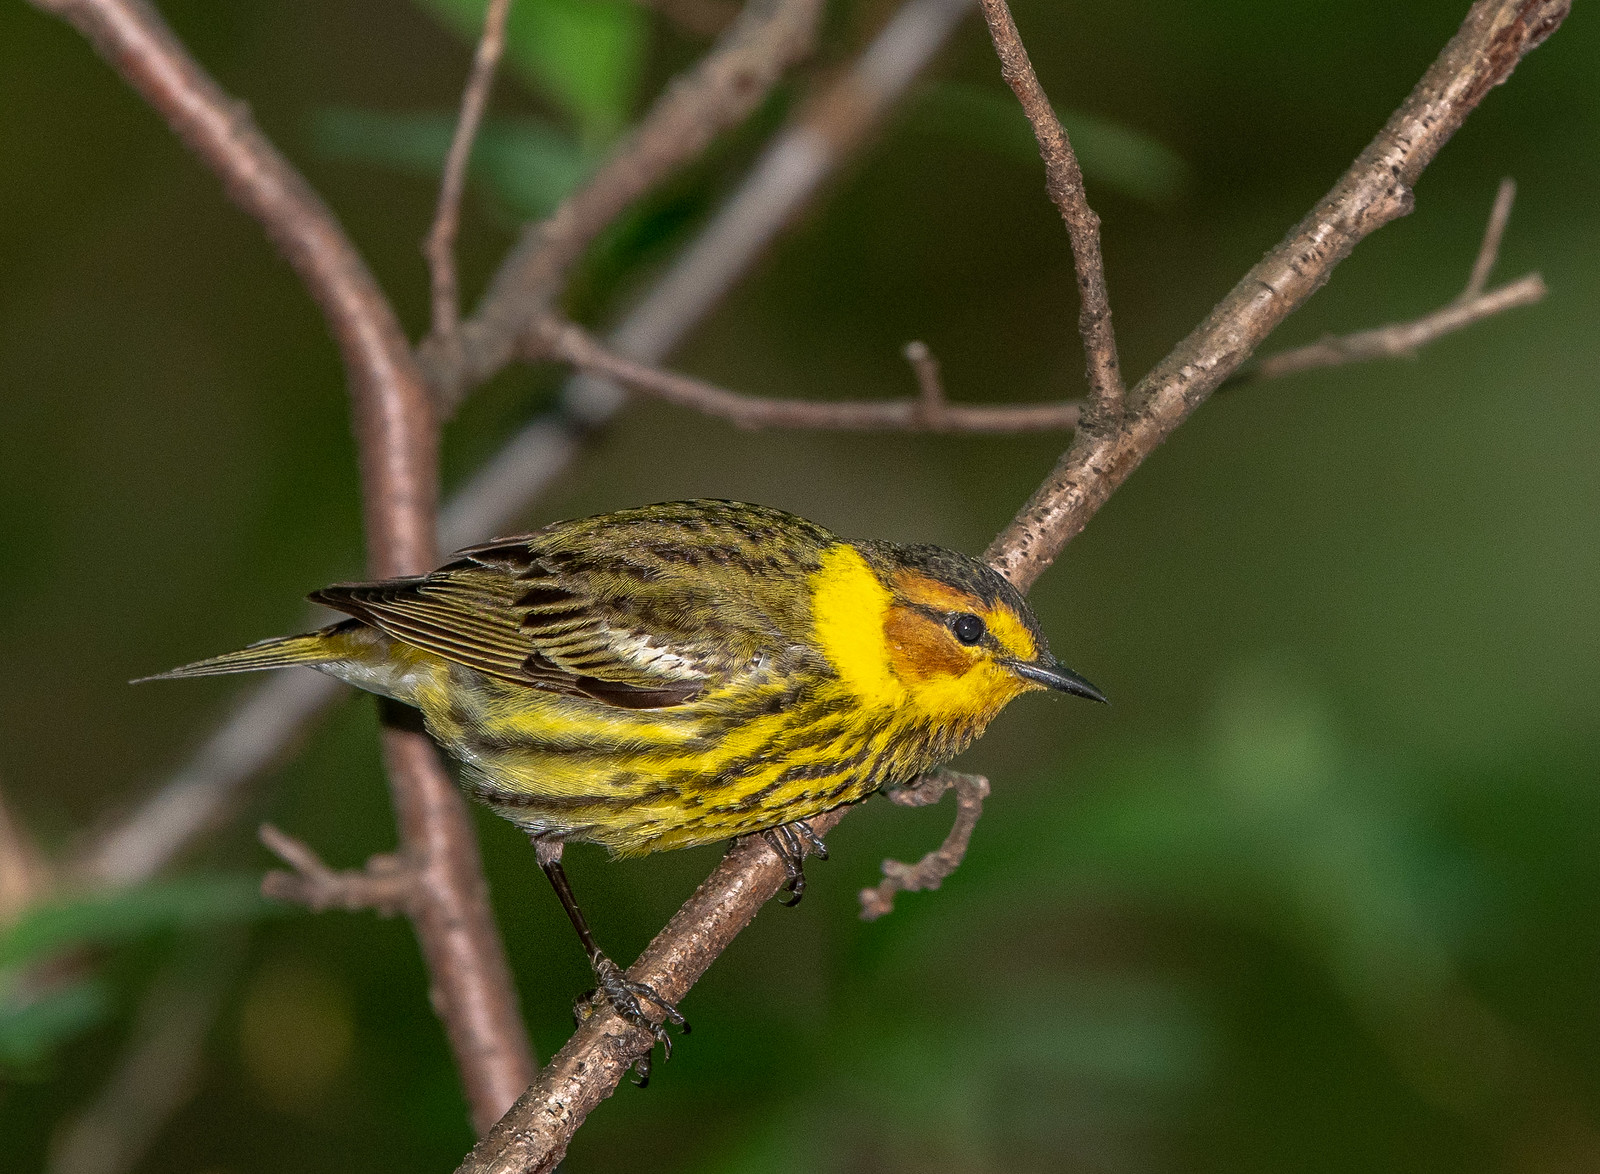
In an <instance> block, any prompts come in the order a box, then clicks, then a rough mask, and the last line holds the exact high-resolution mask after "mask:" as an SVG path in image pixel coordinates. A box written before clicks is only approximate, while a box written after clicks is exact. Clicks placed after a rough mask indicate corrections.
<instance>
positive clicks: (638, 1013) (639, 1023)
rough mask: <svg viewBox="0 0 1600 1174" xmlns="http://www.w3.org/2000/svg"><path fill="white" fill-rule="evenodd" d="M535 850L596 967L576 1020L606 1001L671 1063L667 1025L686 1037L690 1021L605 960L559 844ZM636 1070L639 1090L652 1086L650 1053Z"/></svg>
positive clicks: (540, 844)
mask: <svg viewBox="0 0 1600 1174" xmlns="http://www.w3.org/2000/svg"><path fill="white" fill-rule="evenodd" d="M533 849H534V854H535V855H536V856H537V857H538V859H539V867H540V868H542V869H544V874H545V876H547V877H549V878H550V886H551V888H553V889H555V891H556V896H557V897H558V898H559V899H560V901H561V907H562V908H563V909H565V910H566V911H567V919H568V920H569V921H571V922H572V928H573V929H575V930H577V931H578V940H579V941H580V942H582V943H583V951H584V953H585V954H587V955H588V956H589V965H591V966H592V967H594V977H595V982H596V983H597V984H598V985H597V987H596V989H595V990H592V991H590V992H589V993H588V994H586V995H583V996H580V997H579V999H578V1001H577V1003H576V1004H575V1005H574V1007H573V1017H574V1018H575V1019H576V1020H577V1021H578V1022H579V1023H582V1022H583V1021H584V1020H585V1019H587V1018H588V1017H589V1016H590V1015H592V1014H594V1011H595V1008H596V1006H597V1005H598V1004H599V1003H600V1002H601V1001H602V1000H603V1001H604V1002H605V1003H606V1004H607V1005H609V1006H610V1008H611V1009H612V1010H613V1011H615V1012H616V1013H617V1014H618V1015H620V1016H621V1017H622V1018H623V1019H624V1020H626V1021H627V1022H628V1023H630V1024H632V1025H633V1026H634V1027H642V1028H643V1029H644V1030H645V1031H648V1032H649V1033H650V1034H651V1035H652V1036H654V1037H655V1040H656V1042H657V1043H658V1044H660V1045H661V1056H662V1059H666V1060H670V1059H671V1058H672V1037H671V1036H669V1035H668V1034H667V1024H668V1023H675V1024H677V1025H678V1026H679V1027H680V1028H681V1029H682V1030H683V1033H684V1034H685V1035H687V1034H688V1033H689V1023H688V1021H687V1020H686V1019H684V1017H683V1015H682V1014H681V1013H680V1012H679V1011H678V1009H677V1008H676V1007H674V1006H673V1005H672V1004H671V1003H669V1002H667V1000H665V999H663V998H662V997H661V996H660V995H659V994H657V993H656V990H655V988H654V987H652V986H650V985H649V984H648V983H643V982H634V981H633V980H632V979H630V978H629V977H628V976H627V975H626V974H625V973H623V970H622V967H620V966H618V965H617V964H616V963H615V962H613V961H612V960H611V959H610V958H608V957H606V955H605V952H604V951H602V950H601V949H600V947H599V945H598V944H597V943H596V942H595V940H594V934H593V933H592V932H590V930H589V923H588V921H587V920H586V919H585V918H584V916H583V910H581V909H579V908H578V899H577V898H576V897H574V896H573V895H572V882H570V881H569V880H567V870H566V869H564V868H562V867H561V849H562V844H561V843H560V841H558V840H542V839H535V840H534V841H533ZM641 999H643V1000H645V1001H646V1002H650V1003H654V1004H655V1005H656V1006H657V1007H660V1008H661V1015H662V1020H661V1022H660V1023H654V1022H652V1021H651V1020H650V1018H649V1016H647V1015H646V1014H645V1013H644V1008H643V1007H642V1006H641V1005H640V1000H641ZM634 1067H635V1069H636V1070H637V1071H638V1073H639V1081H638V1084H639V1087H640V1088H644V1087H645V1086H646V1085H647V1084H649V1083H650V1056H649V1053H646V1054H645V1055H644V1056H643V1057H641V1058H640V1059H639V1060H638V1061H637V1063H636V1064H635V1065H634Z"/></svg>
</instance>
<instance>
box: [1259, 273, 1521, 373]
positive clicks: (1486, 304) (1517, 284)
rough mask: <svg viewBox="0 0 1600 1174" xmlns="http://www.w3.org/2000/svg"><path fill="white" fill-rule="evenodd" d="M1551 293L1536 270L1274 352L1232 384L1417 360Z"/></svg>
mask: <svg viewBox="0 0 1600 1174" xmlns="http://www.w3.org/2000/svg"><path fill="white" fill-rule="evenodd" d="M1547 292H1548V290H1547V289H1546V288H1545V284H1544V279H1543V278H1542V277H1540V276H1539V275H1538V274H1537V273H1530V274H1528V275H1527V276H1526V277H1520V278H1518V279H1517V280H1516V281H1513V282H1512V283H1511V284H1509V285H1502V286H1501V287H1500V288H1498V289H1494V290H1490V291H1489V292H1488V293H1483V294H1478V295H1477V296H1475V297H1472V298H1469V299H1467V300H1466V301H1452V302H1447V303H1446V304H1445V305H1443V306H1440V307H1439V308H1438V309H1437V310H1435V311H1433V313H1431V314H1424V315H1423V316H1422V317H1421V318H1417V319H1415V320H1413V321H1411V322H1395V323H1392V324H1390V325H1388V326H1379V327H1377V328H1375V329H1373V330H1361V331H1357V332H1356V333H1354V334H1342V335H1336V336H1333V337H1329V338H1324V339H1322V340H1320V341H1318V342H1314V343H1311V344H1310V345H1309V346H1303V347H1296V348H1294V349H1293V350H1290V351H1282V352H1280V353H1279V354H1276V355H1269V356H1268V357H1267V358H1265V359H1262V360H1261V361H1260V363H1259V364H1256V365H1255V366H1252V367H1246V368H1243V369H1242V370H1241V371H1240V372H1239V377H1238V378H1237V379H1233V380H1230V381H1229V385H1230V386H1233V385H1237V384H1242V383H1253V382H1255V381H1256V380H1260V379H1277V378H1279V377H1281V376H1284V375H1294V374H1297V373H1299V372H1301V371H1310V370H1314V369H1316V368H1318V367H1342V366H1345V365H1347V364H1349V363H1362V362H1367V361H1369V360H1372V359H1412V358H1415V357H1416V354H1417V351H1418V350H1420V349H1421V348H1422V347H1424V346H1426V345H1427V344H1428V343H1430V342H1433V341H1434V340H1435V339H1438V338H1443V337H1444V336H1445V335H1447V334H1454V333H1455V332H1456V331H1458V330H1463V329H1465V328H1466V327H1468V326H1471V325H1473V324H1474V323H1477V322H1482V321H1483V320H1484V319H1485V318H1493V317H1495V316H1496V315H1497V314H1503V313H1505V312H1506V311H1507V310H1514V309H1516V308H1518V307H1519V306H1531V305H1534V304H1535V303H1537V302H1540V301H1543V300H1544V296H1545V294H1546V293H1547Z"/></svg>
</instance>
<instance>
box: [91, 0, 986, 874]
mask: <svg viewBox="0 0 1600 1174" xmlns="http://www.w3.org/2000/svg"><path fill="white" fill-rule="evenodd" d="M973 2H974V0H907V3H906V4H904V5H903V6H902V7H901V8H900V9H898V10H897V11H896V13H895V15H894V16H893V17H892V18H891V19H890V21H889V22H888V23H887V24H886V25H885V26H884V28H883V29H882V30H881V31H880V32H879V34H878V35H877V36H876V37H875V38H874V39H873V40H872V42H871V44H869V45H868V47H867V48H866V50H865V51H863V52H862V53H861V55H860V56H859V57H858V58H857V59H856V60H855V62H854V63H853V64H852V65H851V67H850V69H849V70H847V71H846V72H845V73H843V74H842V75H840V76H839V77H838V78H837V79H836V80H835V81H834V82H833V83H832V84H831V85H830V86H829V88H828V89H827V90H826V91H825V92H824V93H823V95H822V96H821V97H820V98H819V99H818V100H817V101H815V102H813V103H810V104H808V105H807V107H806V108H805V109H804V110H803V111H802V112H801V114H800V115H799V116H798V117H796V118H795V119H794V120H793V121H792V122H791V123H790V125H789V126H788V127H787V128H786V129H784V130H783V131H781V132H780V133H779V134H778V135H777V136H776V137H775V138H774V139H773V140H772V142H771V144H770V145H769V146H768V147H767V148H766V149H765V150H764V151H763V152H762V154H761V156H760V159H759V160H758V162H757V163H756V165H755V166H754V167H753V168H752V169H751V173H750V175H749V176H748V177H747V178H746V180H745V181H744V182H743V183H742V184H741V185H740V186H739V187H738V188H737V189H736V190H735V191H734V193H733V195H732V196H730V197H729V199H728V200H727V201H726V203H725V204H724V205H723V207H722V209H721V210H720V211H719V212H718V213H717V214H716V215H715V216H713V217H712V219H711V221H710V223H709V224H708V225H707V226H706V227H705V228H704V229H703V230H702V231H701V233H700V234H699V235H698V236H697V237H696V238H695V240H694V242H693V243H692V244H690V246H689V247H688V248H687V249H685V250H684V252H683V253H682V254H681V255H680V257H679V258H678V260H677V261H676V262H675V263H674V264H673V265H671V266H670V267H668V269H667V271H666V273H665V274H664V275H663V276H662V277H661V278H660V279H659V280H658V281H656V282H655V283H654V285H653V286H651V288H650V292H649V293H648V294H646V296H645V297H644V298H643V299H641V301H640V302H639V303H638V305H636V306H635V307H634V308H633V309H632V310H631V311H630V312H629V313H628V314H627V315H626V317H625V318H624V320H623V321H622V323H621V324H620V325H619V326H618V327H617V328H616V329H615V330H613V331H611V333H610V335H609V336H608V344H607V345H608V349H610V350H612V351H615V352H618V353H621V354H625V355H627V356H628V357H629V358H632V359H635V360H637V361H642V362H647V363H651V362H659V361H660V360H661V359H662V358H664V357H665V356H666V355H667V353H668V352H670V351H671V350H672V349H673V348H674V347H675V346H676V345H677V344H678V343H679V342H680V341H681V340H682V339H683V338H684V337H685V336H686V335H687V334H688V333H689V332H690V331H691V330H692V329H693V328H694V327H695V325H697V324H698V323H699V322H700V321H701V320H702V319H703V318H704V317H705V315H706V314H708V313H709V312H710V310H711V308H712V306H714V305H715V304H716V303H717V302H718V301H719V300H720V299H721V298H722V297H724V296H725V295H726V294H727V293H728V291H729V290H730V289H731V288H732V287H733V286H734V285H735V284H736V283H737V282H738V280H739V279H740V278H741V277H742V276H743V275H744V273H745V272H746V271H747V270H748V269H749V268H750V267H751V266H752V265H753V264H754V263H755V261H756V259H757V258H758V257H759V256H760V254H761V252H762V250H763V249H764V248H765V247H766V246H767V245H768V244H769V243H770V242H771V241H772V239H773V238H774V237H775V236H777V234H778V233H779V232H781V231H782V230H783V227H784V225H785V224H787V223H788V222H789V220H790V219H791V218H792V217H793V216H794V215H795V214H796V212H797V211H798V210H799V209H800V208H801V207H802V206H803V205H804V204H805V203H806V201H808V200H810V199H811V198H812V197H814V196H815V195H816V193H817V192H818V191H819V190H820V188H821V187H822V184H823V183H824V181H825V180H826V179H827V178H828V176H830V175H831V174H833V172H834V171H835V170H836V169H837V168H838V167H839V165H840V164H841V163H843V162H844V161H845V160H846V159H848V158H849V157H850V154H851V152H852V151H853V150H854V149H855V148H856V147H858V146H859V145H860V144H861V143H862V142H863V141H864V140H865V138H866V136H867V134H868V133H869V132H870V130H871V128H872V127H873V126H875V125H877V124H878V123H879V122H880V121H881V120H882V118H883V117H884V115H885V114H886V113H887V111H888V110H889V109H890V108H891V107H892V105H893V103H894V102H895V101H896V100H897V99H899V98H900V97H901V96H903V95H904V93H905V92H906V90H907V88H908V87H909V86H910V84H911V82H912V81H913V80H914V79H915V78H916V76H917V75H918V73H920V72H921V71H922V70H923V69H925V68H926V67H927V66H928V64H929V63H930V62H931V61H932V60H933V58H934V56H935V55H936V54H937V53H938V52H939V50H940V49H941V48H942V47H943V45H944V44H945V42H946V41H947V40H948V39H949V37H950V34H951V33H952V32H953V31H954V29H955V27H956V26H957V25H958V24H959V22H960V20H961V18H962V17H963V16H965V15H966V13H967V12H968V11H969V10H970V9H971V7H972V4H973ZM564 403H565V407H564V410H563V411H561V412H559V413H555V414H552V415H550V416H547V417H544V418H541V419H538V420H535V421H534V422H533V423H531V424H529V425H527V426H526V427H525V428H524V429H523V430H522V431H521V432H519V433H518V434H517V435H516V436H514V437H513V438H512V439H511V440H510V441H508V442H507V443H506V444H505V445H504V446H502V448H501V449H500V451H499V452H497V453H496V454H495V455H494V456H493V457H492V458H490V460H489V461H488V462H487V463H486V464H485V465H484V466H483V467H482V468H480V469H479V470H478V472H477V473H476V474H475V475H474V476H473V477H472V479H471V480H470V481H469V482H468V483H467V484H466V485H465V486H463V487H462V488H461V489H460V490H459V491H458V492H457V493H456V495H455V496H454V497H453V498H452V499H451V500H450V501H449V502H447V503H446V505H445V507H444V509H443V510H442V511H441V513H440V517H439V546H440V548H441V549H443V550H455V549H457V548H458V547H462V546H467V545H469V544H471V543H473V542H479V541H482V540H483V539H485V538H488V537H489V536H491V535H492V534H496V533H500V532H502V531H503V530H505V529H506V528H508V527H509V526H511V525H512V524H513V523H514V522H515V520H516V518H517V517H518V516H519V515H520V514H521V513H522V512H523V511H525V510H526V509H527V508H528V506H529V505H530V504H531V503H532V501H533V500H534V499H535V498H536V497H537V496H538V495H539V494H540V493H541V492H543V491H544V489H545V488H546V487H547V486H548V485H549V484H550V483H551V481H553V480H554V479H555V478H556V477H558V476H559V475H560V473H561V472H562V470H563V469H564V468H565V467H566V466H567V465H568V464H570V463H571V462H572V461H573V460H574V459H575V458H576V456H577V454H578V453H579V452H580V451H581V449H582V445H583V438H584V436H585V435H586V434H587V432H588V431H589V430H590V429H593V428H595V427H597V426H599V425H601V424H604V423H605V422H606V421H607V420H609V419H610V418H611V417H612V416H613V415H614V414H615V413H616V412H617V411H618V410H619V409H620V407H621V405H622V403H623V397H622V396H621V395H620V394H614V393H613V392H612V391H611V390H610V384H608V383H606V382H605V381H603V380H601V379H599V378H596V377H594V376H590V375H575V376H574V377H573V378H572V379H571V380H569V382H568V388H567V391H566V393H565V396H564ZM344 692H345V691H344V689H343V688H341V687H340V685H339V684H338V682H336V681H334V680H332V679H331V678H329V677H325V676H323V675H321V674H320V673H313V672H304V673H301V672H285V673H279V674H275V675H274V676H273V677H272V678H271V679H270V680H268V681H266V682H264V683H262V684H260V685H257V686H255V687H253V688H251V689H249V690H247V691H245V692H244V693H243V694H242V695H241V696H240V698H239V699H238V700H237V701H236V702H235V703H234V705H233V707H232V708H231V709H230V710H229V713H228V716H227V717H226V718H225V719H224V720H223V722H222V723H221V724H220V725H219V726H218V727H217V729H216V730H215V732H213V733H212V735H211V736H210V737H208V738H207V739H206V740H205V742H204V743H202V744H201V746H200V748H199V749H198V750H197V751H196V752H195V753H194V755H193V756H192V757H191V758H190V759H189V760H188V761H187V762H186V763H185V764H184V765H183V766H182V767H181V768H180V769H179V770H178V771H177V772H176V773H174V774H173V775H172V776H171V777H169V778H168V779H167V781H166V782H165V783H164V784H162V786H161V787H159V788H158V789H157V790H156V791H155V792H154V793H153V794H151V795H150V796H149V797H148V798H147V799H145V800H144V801H143V802H142V803H141V804H140V805H139V806H138V807H137V808H135V809H134V810H133V812H132V813H130V814H129V815H128V816H126V817H125V818H124V819H122V820H121V821H119V822H117V823H116V824H114V825H113V826H111V827H110V828H109V829H108V830H107V831H105V832H103V833H102V834H101V835H100V836H99V837H97V838H96V839H95V840H94V841H93V842H92V843H91V844H90V845H89V846H88V847H87V849H86V850H85V851H84V852H83V853H81V855H80V857H79V862H78V864H77V865H76V868H75V871H76V872H78V873H79V874H81V875H84V876H87V877H92V878H95V879H96V880H99V881H102V882H103V883H110V884H131V883H134V882H136V881H140V880H146V879H148V878H149V877H151V876H154V875H156V873H158V872H159V871H160V870H161V869H163V868H165V867H166V866H168V865H169V864H170V863H171V862H172V861H173V860H175V859H176V858H177V857H178V856H179V855H181V854H182V853H183V852H184V851H185V850H186V849H187V848H188V847H189V846H190V845H191V844H193V843H194V842H195V841H196V840H197V839H198V838H200V837H201V836H202V835H204V834H205V833H206V832H207V831H209V830H210V829H212V828H214V827H217V826H219V825H220V824H221V823H223V822H224V821H225V820H226V819H227V818H228V817H229V816H231V815H232V814H233V813H234V812H235V811H236V810H237V809H238V808H239V807H240V806H242V805H243V804H244V803H245V802H246V797H247V795H248V793H249V789H250V786H251V784H252V782H253V781H254V780H255V779H257V778H258V776H259V775H260V774H261V773H262V772H263V771H265V770H266V769H267V768H268V767H269V766H271V765H272V764H273V763H274V762H276V761H277V760H278V758H279V757H280V756H281V755H282V754H283V753H284V752H285V750H286V748H287V747H288V746H289V745H290V744H291V743H292V742H293V741H294V740H295V738H296V737H298V736H299V735H300V733H301V732H302V731H304V730H305V729H306V728H307V727H309V726H310V725H311V723H313V722H314V721H316V720H317V718H318V717H320V715H321V714H322V713H324V712H325V711H326V710H327V708H328V707H329V706H330V705H331V703H332V701H333V700H334V698H336V697H340V696H343V695H344Z"/></svg>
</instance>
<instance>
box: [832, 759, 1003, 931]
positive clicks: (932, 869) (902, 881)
mask: <svg viewBox="0 0 1600 1174" xmlns="http://www.w3.org/2000/svg"><path fill="white" fill-rule="evenodd" d="M952 788H953V789H954V790H955V793H956V819H955V823H954V824H953V825H952V826H951V828H950V834H949V835H947V836H946V837H945V838H944V843H942V844H940V845H939V846H938V847H937V848H935V849H934V850H933V851H932V852H929V853H928V854H927V855H926V856H924V857H923V858H922V859H921V860H919V861H917V862H916V863H915V864H903V863H901V862H900V861H898V860H885V861H884V862H883V880H881V881H879V882H878V884H877V885H875V886H874V887H873V888H870V889H862V890H861V920H863V921H876V920H878V918H880V917H882V916H883V915H884V914H886V913H893V912H894V898H895V894H897V893H920V892H924V891H926V890H928V889H937V888H938V887H939V886H940V885H942V884H943V883H944V882H945V878H947V877H948V876H949V875H950V874H951V873H953V872H954V871H955V870H956V869H958V868H960V867H961V862H962V861H963V860H964V859H966V855H967V844H968V843H969V842H970V841H971V839H972V829H973V828H975V827H977V826H978V820H979V819H980V818H982V816H983V801H984V800H985V799H987V798H988V797H989V780H988V779H986V778H984V777H983V776H982V775H968V774H960V773H958V772H956V771H953V770H934V771H929V772H928V773H927V774H925V775H923V776H922V777H921V778H920V779H917V780H916V782H914V783H913V784H912V785H911V786H909V787H896V788H895V789H893V790H891V791H889V792H888V796H889V798H890V800H892V801H893V802H895V803H898V804H900V806H902V807H927V806H929V805H930V804H934V803H937V802H939V800H940V799H942V798H943V797H944V793H945V792H946V791H948V790H951V789H952Z"/></svg>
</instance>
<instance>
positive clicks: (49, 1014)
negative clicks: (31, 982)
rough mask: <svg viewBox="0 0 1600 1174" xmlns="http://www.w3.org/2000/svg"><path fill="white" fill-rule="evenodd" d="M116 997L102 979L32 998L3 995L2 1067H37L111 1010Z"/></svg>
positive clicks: (0, 1011) (0, 1028) (0, 1004)
mask: <svg viewBox="0 0 1600 1174" xmlns="http://www.w3.org/2000/svg"><path fill="white" fill-rule="evenodd" d="M111 1008H112V999H111V995H110V992H109V991H108V990H107V988H106V986H105V984H104V983H102V982H101V981H100V980H98V979H90V980H88V981H85V982H78V983H74V984H72V985H70V986H66V987H62V988H60V989H58V990H53V991H49V992H47V993H46V994H43V995H41V996H40V997H38V998H36V999H33V1000H31V1001H26V1002H22V1001H13V1000H11V999H8V998H6V997H4V996H0V1070H9V1071H11V1072H12V1073H15V1072H16V1070H18V1069H22V1070H24V1071H26V1070H27V1069H29V1068H32V1067H36V1066H37V1065H38V1064H40V1063H41V1062H42V1061H43V1060H44V1059H45V1058H46V1057H48V1056H49V1055H50V1053H51V1052H52V1051H54V1050H55V1049H56V1048H57V1047H59V1046H60V1045H61V1044H63V1043H65V1042H66V1041H67V1040H69V1039H71V1038H73V1037H74V1036H76V1035H78V1034H80V1033H82V1032H84V1031H87V1030H88V1029H89V1028H91V1027H93V1026H94V1025H95V1024H97V1023H99V1022H101V1021H102V1020H104V1019H105V1018H106V1016H107V1015H109V1014H110V1013H111Z"/></svg>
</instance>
